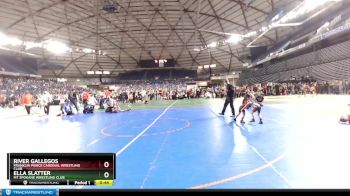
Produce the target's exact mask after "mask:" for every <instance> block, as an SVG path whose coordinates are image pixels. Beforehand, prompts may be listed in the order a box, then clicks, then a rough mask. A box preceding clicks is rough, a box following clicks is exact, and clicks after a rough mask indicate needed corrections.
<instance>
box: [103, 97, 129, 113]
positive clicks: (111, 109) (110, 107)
mask: <svg viewBox="0 0 350 196" xmlns="http://www.w3.org/2000/svg"><path fill="white" fill-rule="evenodd" d="M105 104H106V105H107V108H106V110H105V112H107V113H119V112H127V111H130V110H131V108H128V109H126V110H122V109H121V108H120V106H119V105H118V103H117V101H116V100H114V99H112V98H110V97H108V98H107V99H106V101H105Z"/></svg>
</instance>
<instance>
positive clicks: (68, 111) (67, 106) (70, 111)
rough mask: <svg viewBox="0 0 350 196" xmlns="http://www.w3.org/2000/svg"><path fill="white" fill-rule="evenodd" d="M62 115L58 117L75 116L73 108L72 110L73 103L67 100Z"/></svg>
mask: <svg viewBox="0 0 350 196" xmlns="http://www.w3.org/2000/svg"><path fill="white" fill-rule="evenodd" d="M61 111H62V113H60V114H58V115H57V116H63V115H67V116H70V115H73V114H74V113H73V108H72V103H71V102H70V100H69V99H66V100H65V102H64V105H63V108H62V110H61Z"/></svg>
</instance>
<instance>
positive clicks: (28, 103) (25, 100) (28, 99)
mask: <svg viewBox="0 0 350 196" xmlns="http://www.w3.org/2000/svg"><path fill="white" fill-rule="evenodd" d="M32 102H33V96H32V95H31V94H30V93H29V92H28V91H26V92H25V94H24V95H23V97H22V104H23V105H24V107H25V109H26V110H27V114H28V115H30V108H31V107H32Z"/></svg>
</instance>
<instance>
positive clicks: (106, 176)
mask: <svg viewBox="0 0 350 196" xmlns="http://www.w3.org/2000/svg"><path fill="white" fill-rule="evenodd" d="M103 166H104V167H105V168H108V167H109V162H107V161H106V162H104V163H103ZM103 176H104V177H105V178H108V177H109V173H108V172H105V173H104V174H103Z"/></svg>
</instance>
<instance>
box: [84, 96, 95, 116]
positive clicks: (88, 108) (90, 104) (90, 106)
mask: <svg viewBox="0 0 350 196" xmlns="http://www.w3.org/2000/svg"><path fill="white" fill-rule="evenodd" d="M95 105H97V100H96V98H95V95H92V96H90V97H89V100H88V101H87V104H86V105H85V106H84V110H83V113H84V114H87V113H91V114H92V113H94V110H95Z"/></svg>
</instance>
